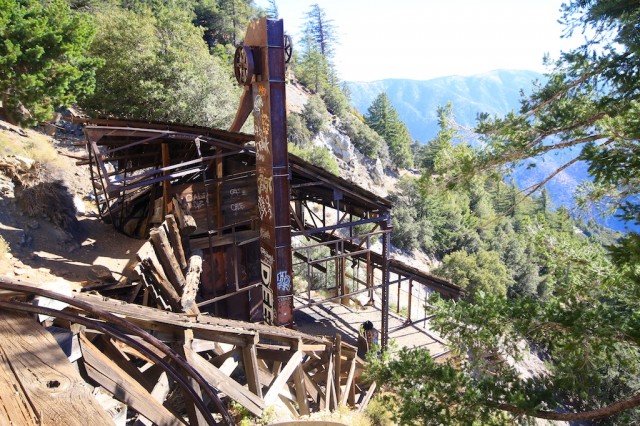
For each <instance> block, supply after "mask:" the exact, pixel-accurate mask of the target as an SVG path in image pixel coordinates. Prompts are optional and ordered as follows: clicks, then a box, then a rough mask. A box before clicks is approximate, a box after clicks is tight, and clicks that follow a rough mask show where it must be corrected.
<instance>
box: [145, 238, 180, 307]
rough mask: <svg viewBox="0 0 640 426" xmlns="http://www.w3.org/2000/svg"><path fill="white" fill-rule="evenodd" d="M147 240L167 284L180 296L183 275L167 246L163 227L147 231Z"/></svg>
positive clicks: (167, 241) (169, 247)
mask: <svg viewBox="0 0 640 426" xmlns="http://www.w3.org/2000/svg"><path fill="white" fill-rule="evenodd" d="M149 239H150V240H151V244H152V245H153V248H154V249H155V252H156V255H157V256H158V259H159V260H160V264H161V265H162V270H163V271H164V274H165V275H166V276H167V278H169V282H170V283H171V284H173V288H175V290H176V292H178V294H182V289H183V288H184V286H185V284H186V282H185V280H184V274H183V273H182V270H181V269H180V265H179V264H178V261H177V260H176V257H175V255H174V254H173V250H172V249H171V244H169V238H168V237H167V233H166V232H165V230H164V228H163V227H159V228H153V229H152V230H151V231H149Z"/></svg>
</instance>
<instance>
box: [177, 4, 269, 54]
mask: <svg viewBox="0 0 640 426" xmlns="http://www.w3.org/2000/svg"><path fill="white" fill-rule="evenodd" d="M188 4H189V6H190V7H191V8H193V15H194V17H193V23H194V25H196V26H199V27H202V28H203V29H204V40H205V41H206V42H207V44H208V46H209V48H210V49H212V50H213V49H215V48H216V46H229V47H230V48H235V46H237V45H238V44H240V42H241V41H242V39H243V38H244V34H245V32H246V30H247V24H248V23H249V22H251V21H253V20H254V19H256V18H258V15H259V14H260V11H259V9H258V8H256V6H255V5H254V4H253V1H252V0H195V1H193V2H188ZM274 5H275V3H274ZM276 13H277V9H276Z"/></svg>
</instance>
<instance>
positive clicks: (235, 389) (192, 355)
mask: <svg viewBox="0 0 640 426" xmlns="http://www.w3.org/2000/svg"><path fill="white" fill-rule="evenodd" d="M184 353H185V357H186V359H187V361H188V362H189V364H191V366H193V367H194V368H195V369H196V370H197V371H198V373H200V374H201V375H202V377H204V379H205V380H206V381H207V382H208V383H209V384H211V386H213V387H214V388H216V389H218V390H219V391H221V392H224V393H225V394H226V395H227V396H229V398H231V399H233V400H234V401H236V402H238V403H239V404H240V405H242V406H243V407H245V408H246V409H247V410H249V411H250V412H251V413H252V414H254V415H256V416H261V415H262V410H263V409H264V407H265V402H264V401H263V400H262V398H259V397H258V396H256V395H254V394H253V393H251V392H250V391H249V390H247V389H245V388H244V387H243V386H242V385H240V384H239V383H237V382H236V381H234V380H233V379H231V378H229V377H227V376H226V375H225V374H223V373H222V372H221V371H220V370H218V369H217V368H216V367H215V366H214V365H213V364H211V363H210V362H208V361H207V360H206V359H204V358H203V357H202V356H200V355H199V354H198V353H197V352H195V351H193V350H192V349H190V348H188V347H185V348H184Z"/></svg>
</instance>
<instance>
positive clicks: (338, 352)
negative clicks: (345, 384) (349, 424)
mask: <svg viewBox="0 0 640 426" xmlns="http://www.w3.org/2000/svg"><path fill="white" fill-rule="evenodd" d="M333 347H334V353H333V356H334V361H333V364H334V366H335V377H334V378H333V382H334V383H335V389H336V394H335V397H336V399H335V401H334V402H335V404H336V407H335V408H337V406H338V405H339V403H338V401H340V399H341V396H342V395H341V393H340V391H341V390H342V389H341V388H340V373H341V372H342V371H341V370H342V335H341V334H340V333H337V334H336V343H335V344H334V345H333Z"/></svg>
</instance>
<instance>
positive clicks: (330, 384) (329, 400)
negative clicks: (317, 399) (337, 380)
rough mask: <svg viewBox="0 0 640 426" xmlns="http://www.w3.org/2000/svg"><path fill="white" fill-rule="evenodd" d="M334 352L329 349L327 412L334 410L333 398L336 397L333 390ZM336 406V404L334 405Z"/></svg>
mask: <svg viewBox="0 0 640 426" xmlns="http://www.w3.org/2000/svg"><path fill="white" fill-rule="evenodd" d="M333 368H334V367H333V350H332V349H329V362H328V365H327V386H326V390H325V396H326V401H325V407H324V409H325V411H331V408H332V402H333V399H332V396H333V395H335V392H334V391H332V389H333ZM333 406H335V404H334V405H333Z"/></svg>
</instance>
